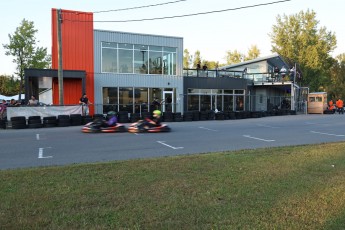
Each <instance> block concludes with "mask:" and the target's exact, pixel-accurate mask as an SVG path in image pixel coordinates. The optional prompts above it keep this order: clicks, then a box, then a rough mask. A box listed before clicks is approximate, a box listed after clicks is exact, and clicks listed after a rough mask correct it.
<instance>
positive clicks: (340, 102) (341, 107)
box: [335, 98, 344, 114]
mask: <svg viewBox="0 0 345 230" xmlns="http://www.w3.org/2000/svg"><path fill="white" fill-rule="evenodd" d="M335 105H336V106H337V109H338V113H339V114H340V113H342V114H344V102H343V100H341V99H340V98H339V99H338V100H337V102H336V103H335Z"/></svg>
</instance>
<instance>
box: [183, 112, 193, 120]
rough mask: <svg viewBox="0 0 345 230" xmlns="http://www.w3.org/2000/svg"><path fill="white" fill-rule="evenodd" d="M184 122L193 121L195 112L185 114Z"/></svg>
mask: <svg viewBox="0 0 345 230" xmlns="http://www.w3.org/2000/svg"><path fill="white" fill-rule="evenodd" d="M183 120H184V121H193V112H192V111H187V112H184V114H183Z"/></svg>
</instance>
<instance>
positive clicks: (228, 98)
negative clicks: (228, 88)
mask: <svg viewBox="0 0 345 230" xmlns="http://www.w3.org/2000/svg"><path fill="white" fill-rule="evenodd" d="M224 111H234V96H232V95H224Z"/></svg>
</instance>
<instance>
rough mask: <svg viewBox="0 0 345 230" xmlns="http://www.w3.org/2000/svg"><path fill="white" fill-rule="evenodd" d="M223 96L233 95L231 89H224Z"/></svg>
mask: <svg viewBox="0 0 345 230" xmlns="http://www.w3.org/2000/svg"><path fill="white" fill-rule="evenodd" d="M224 94H234V91H233V90H232V89H224Z"/></svg>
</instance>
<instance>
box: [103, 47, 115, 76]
mask: <svg viewBox="0 0 345 230" xmlns="http://www.w3.org/2000/svg"><path fill="white" fill-rule="evenodd" d="M116 60H117V50H116V49H110V48H103V49H102V72H106V73H116V72H117V61H116Z"/></svg>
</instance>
